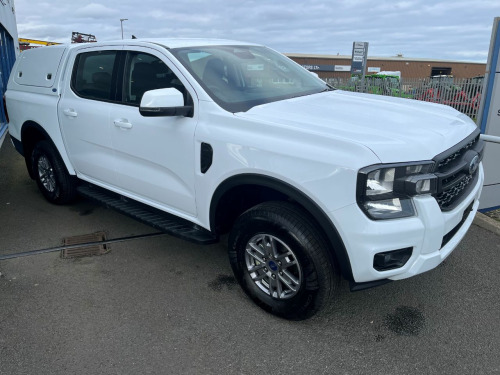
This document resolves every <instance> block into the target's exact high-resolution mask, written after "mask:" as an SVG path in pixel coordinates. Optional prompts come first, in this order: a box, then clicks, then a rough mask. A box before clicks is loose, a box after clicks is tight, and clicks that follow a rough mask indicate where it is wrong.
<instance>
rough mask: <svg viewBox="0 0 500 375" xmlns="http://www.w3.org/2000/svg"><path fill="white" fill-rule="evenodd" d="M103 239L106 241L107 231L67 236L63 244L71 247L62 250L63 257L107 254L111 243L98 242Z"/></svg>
mask: <svg viewBox="0 0 500 375" xmlns="http://www.w3.org/2000/svg"><path fill="white" fill-rule="evenodd" d="M102 241H106V233H104V232H96V233H90V234H84V235H81V236H72V237H66V238H65V239H64V240H63V245H64V246H71V247H70V248H69V249H63V250H61V258H64V259H68V258H80V257H90V256H93V255H103V254H106V253H108V252H109V251H110V248H109V245H107V244H99V243H96V242H102ZM78 245H81V246H78Z"/></svg>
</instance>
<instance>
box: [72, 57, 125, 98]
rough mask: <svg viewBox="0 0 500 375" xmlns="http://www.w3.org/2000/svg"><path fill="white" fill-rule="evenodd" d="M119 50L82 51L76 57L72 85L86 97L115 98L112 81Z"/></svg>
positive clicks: (75, 90) (77, 92)
mask: <svg viewBox="0 0 500 375" xmlns="http://www.w3.org/2000/svg"><path fill="white" fill-rule="evenodd" d="M117 52H118V51H94V52H84V53H80V54H79V55H78V56H77V57H76V59H75V66H74V68H73V75H72V77H71V86H72V89H73V91H74V92H75V93H76V94H77V95H79V96H81V97H84V98H88V99H96V100H113V99H114V98H113V97H112V92H111V87H112V86H111V81H112V79H111V78H112V77H113V70H114V66H115V61H116V55H117Z"/></svg>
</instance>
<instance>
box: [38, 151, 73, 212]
mask: <svg viewBox="0 0 500 375" xmlns="http://www.w3.org/2000/svg"><path fill="white" fill-rule="evenodd" d="M31 167H32V168H33V170H32V172H33V176H35V180H36V183H37V185H38V188H39V189H40V191H41V192H42V194H43V196H44V197H45V198H46V199H47V200H48V201H49V202H51V203H55V204H64V203H68V202H70V201H72V200H73V199H74V198H75V196H76V182H75V177H73V176H71V175H70V174H69V173H68V171H67V170H66V166H65V165H64V162H63V160H62V159H61V157H60V156H59V153H58V152H57V150H56V149H55V148H54V147H53V146H52V145H51V144H50V143H49V142H47V141H40V142H38V143H37V144H36V145H35V147H34V148H33V152H32V154H31Z"/></svg>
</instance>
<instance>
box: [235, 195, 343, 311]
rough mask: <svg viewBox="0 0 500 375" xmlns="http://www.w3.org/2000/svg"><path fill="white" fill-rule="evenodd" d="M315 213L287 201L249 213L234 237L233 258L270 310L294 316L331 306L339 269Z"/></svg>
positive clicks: (243, 281)
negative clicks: (314, 218) (315, 222)
mask: <svg viewBox="0 0 500 375" xmlns="http://www.w3.org/2000/svg"><path fill="white" fill-rule="evenodd" d="M311 222H312V218H311V217H310V216H309V215H308V214H307V213H306V212H304V211H303V210H302V209H300V208H299V207H297V206H295V205H293V204H290V203H287V202H266V203H262V204H260V205H257V206H255V207H253V208H251V209H250V210H248V211H246V212H245V213H243V214H242V215H241V216H240V217H239V218H238V219H237V221H236V223H235V225H234V227H233V230H232V232H231V235H230V237H229V259H230V262H231V266H232V268H233V271H234V274H235V276H236V278H237V280H238V282H239V283H240V285H241V286H242V288H243V289H244V291H245V292H246V293H247V294H248V295H249V296H250V298H252V299H253V300H254V301H255V302H256V303H257V304H258V305H259V306H260V307H262V308H263V309H265V310H266V311H268V312H270V313H272V314H275V315H278V316H281V317H284V318H287V319H293V320H302V319H306V318H309V317H311V316H312V315H314V314H315V313H316V312H318V311H320V310H325V309H326V308H327V307H328V306H329V305H330V304H331V303H332V300H333V294H334V293H335V291H336V287H337V285H338V279H339V278H338V274H337V272H336V271H335V267H334V264H333V263H332V261H331V258H330V256H329V254H328V253H327V251H328V250H327V249H328V246H327V244H326V242H325V240H324V238H323V236H322V235H321V234H320V233H319V232H318V231H317V230H316V229H315V228H314V226H313V225H312V224H311Z"/></svg>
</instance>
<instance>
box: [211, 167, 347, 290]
mask: <svg viewBox="0 0 500 375" xmlns="http://www.w3.org/2000/svg"><path fill="white" fill-rule="evenodd" d="M247 192H250V194H249V195H245V198H248V199H245V201H246V202H245V203H244V204H243V205H238V204H233V203H234V199H235V197H240V199H241V195H242V193H243V194H245V193H247ZM247 200H248V201H247ZM270 200H288V201H292V202H295V203H296V204H298V205H299V206H301V207H302V208H303V209H304V210H305V211H307V212H308V213H309V214H310V215H311V216H312V217H313V219H314V220H315V221H316V223H317V224H318V226H319V228H320V231H321V233H322V234H323V235H324V236H325V238H326V239H327V241H328V243H329V245H330V253H331V254H332V256H334V257H335V260H336V262H337V265H338V266H339V268H340V271H341V273H342V276H343V277H344V278H345V279H347V280H349V281H353V280H354V278H353V274H352V269H351V263H350V261H349V256H348V254H347V250H346V248H345V245H344V242H343V241H342V238H341V237H340V234H339V233H338V231H337V229H336V228H335V225H334V224H333V223H332V222H331V220H330V219H329V218H328V216H327V215H326V214H325V212H324V211H323V210H322V209H321V208H320V207H319V205H318V204H317V203H316V202H314V201H313V200H312V199H311V198H310V197H308V196H307V195H306V194H304V193H303V192H302V191H300V190H299V189H297V188H296V187H294V186H292V185H290V184H288V183H286V182H284V181H281V180H279V179H277V178H274V177H270V176H264V175H259V174H241V175H236V176H232V177H229V178H228V179H226V180H224V181H223V182H222V183H221V184H220V185H219V186H218V187H217V189H216V190H215V192H214V194H213V196H212V201H211V204H210V228H211V230H212V232H214V233H219V232H221V231H222V232H224V231H225V229H227V223H225V220H229V221H230V222H231V224H232V221H234V219H235V218H236V216H239V214H241V213H243V212H244V211H246V210H247V209H249V208H250V207H253V206H254V205H256V204H259V203H262V202H265V201H270ZM228 207H230V208H228ZM235 207H236V208H235Z"/></svg>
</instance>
